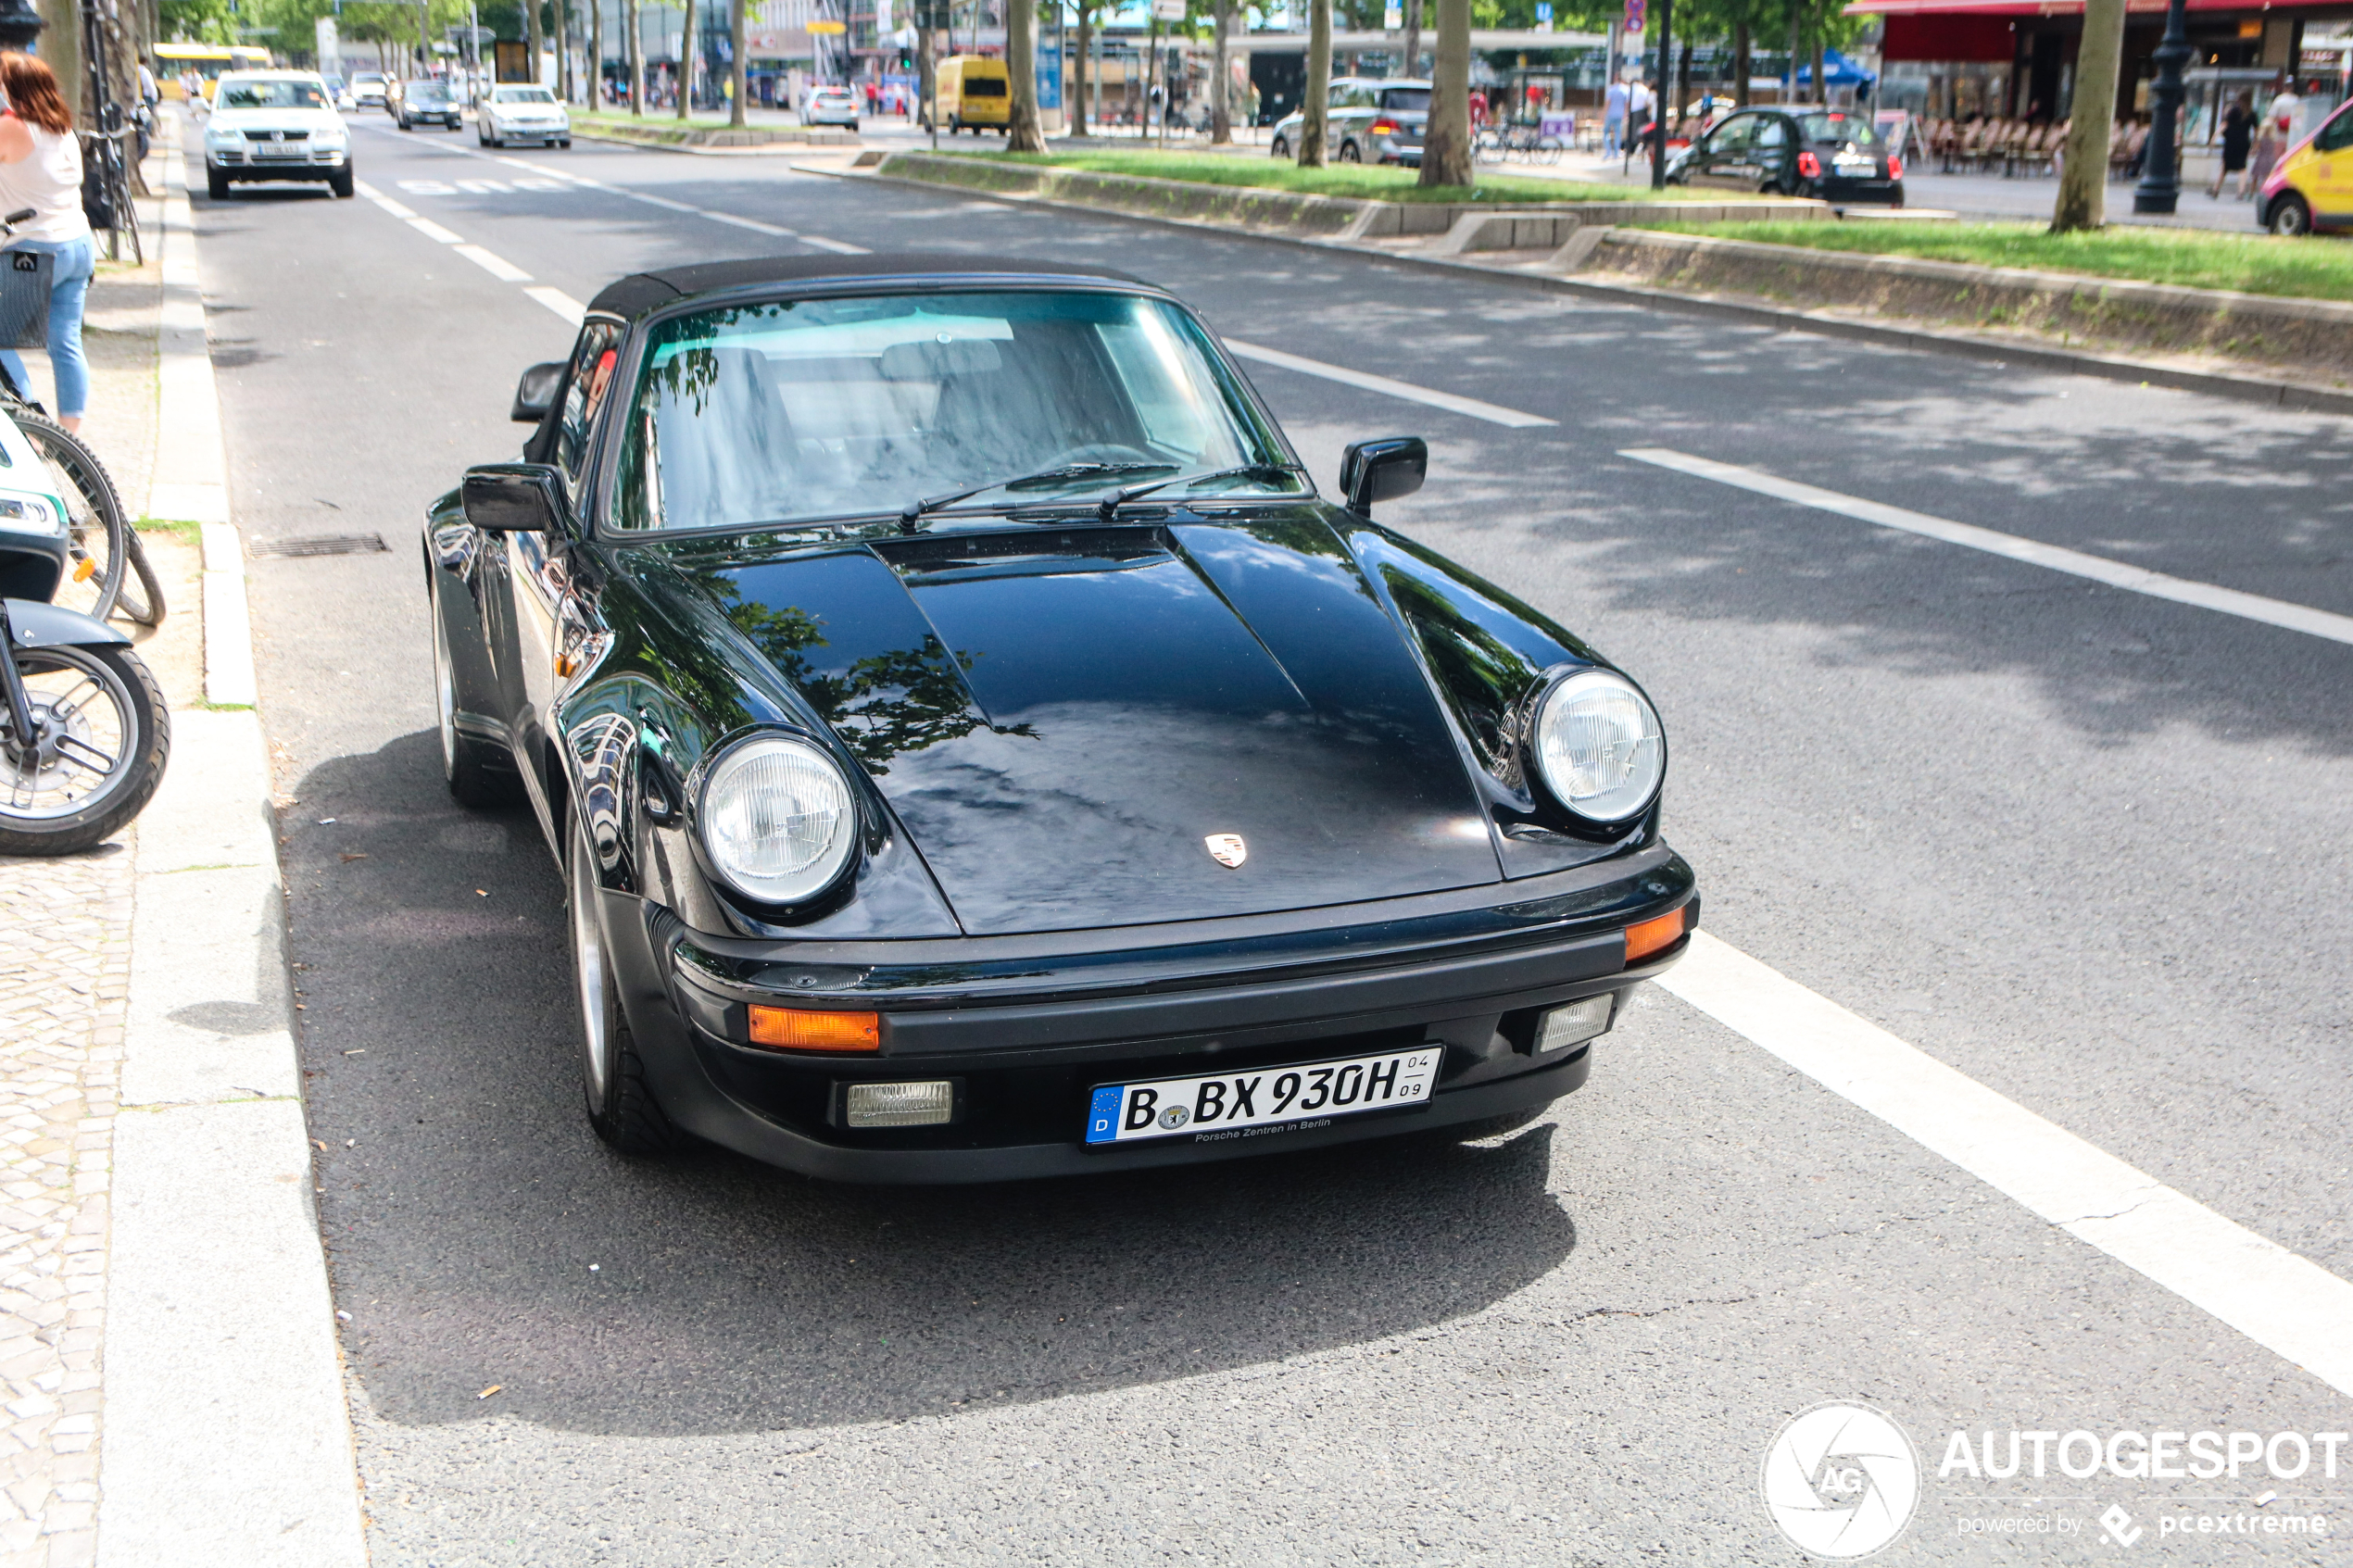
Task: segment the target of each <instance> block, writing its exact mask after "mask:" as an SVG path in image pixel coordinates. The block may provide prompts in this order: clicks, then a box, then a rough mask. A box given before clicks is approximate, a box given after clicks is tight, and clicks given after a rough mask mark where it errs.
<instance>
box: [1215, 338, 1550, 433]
mask: <svg viewBox="0 0 2353 1568" xmlns="http://www.w3.org/2000/svg"><path fill="white" fill-rule="evenodd" d="M1226 346H1227V348H1229V349H1231V350H1233V351H1234V352H1235V353H1236V354H1239V356H1241V357H1242V358H1245V359H1255V360H1257V361H1258V362H1259V363H1260V364H1262V365H1273V366H1276V367H1277V368H1278V369H1280V370H1297V371H1298V372H1299V373H1300V374H1302V375H1308V376H1320V377H1322V378H1323V379H1324V380H1325V381H1330V382H1338V383H1340V384H1341V385H1342V386H1353V387H1357V388H1359V389H1361V390H1363V391H1365V392H1378V393H1379V394H1381V395H1383V396H1387V397H1402V398H1403V399H1404V400H1405V401H1406V402H1408V403H1422V404H1427V405H1428V406H1429V407H1430V408H1443V409H1445V410H1446V411H1447V412H1449V413H1453V414H1466V415H1468V416H1469V417H1470V418H1472V419H1474V420H1486V421H1487V422H1488V423H1490V424H1498V425H1504V426H1508V427H1509V428H1511V429H1513V430H1532V429H1534V428H1536V427H1537V426H1539V425H1552V424H1558V423H1559V422H1560V421H1559V420H1548V419H1546V418H1545V417H1544V416H1543V415H1541V414H1523V413H1521V412H1520V411H1519V410H1518V409H1516V408H1504V407H1502V406H1501V405H1499V404H1494V403H1482V402H1480V401H1479V400H1478V398H1476V397H1462V396H1458V395H1455V394H1453V393H1451V392H1438V391H1434V390H1432V389H1431V388H1429V387H1426V386H1416V385H1415V384H1414V383H1411V382H1402V381H1392V380H1390V378H1389V377H1387V376H1377V375H1374V374H1372V373H1371V372H1369V371H1366V370H1350V369H1348V368H1347V367H1346V366H1344V365H1327V364H1326V363H1324V361H1322V360H1321V359H1307V358H1302V357H1301V356H1299V355H1296V354H1286V353H1284V352H1283V351H1282V350H1281V349H1279V348H1261V347H1260V346H1259V345H1256V344H1254V343H1241V342H1238V341H1236V340H1235V339H1233V338H1227V340H1226Z"/></svg>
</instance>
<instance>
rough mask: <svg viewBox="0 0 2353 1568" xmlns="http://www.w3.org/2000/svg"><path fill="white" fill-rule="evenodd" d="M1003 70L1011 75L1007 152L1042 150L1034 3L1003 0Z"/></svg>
mask: <svg viewBox="0 0 2353 1568" xmlns="http://www.w3.org/2000/svg"><path fill="white" fill-rule="evenodd" d="M1005 74H1006V75H1007V76H1010V77H1012V78H1013V83H1012V86H1013V113H1012V115H1011V116H1010V118H1009V119H1008V120H1007V122H1006V125H1005V150H1006V151H1007V152H1009V153H1042V152H1044V151H1045V150H1046V138H1045V137H1044V136H1042V135H1040V134H1038V4H1037V0H1006V5H1005Z"/></svg>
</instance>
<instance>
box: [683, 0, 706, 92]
mask: <svg viewBox="0 0 2353 1568" xmlns="http://www.w3.org/2000/svg"><path fill="white" fill-rule="evenodd" d="M701 8H702V4H701V0H686V7H685V11H686V15H685V19H684V20H682V21H681V22H679V24H678V118H679V119H686V113H687V111H688V110H689V109H691V108H692V107H694V101H695V13H696V12H697V11H698V10H700V9H701Z"/></svg>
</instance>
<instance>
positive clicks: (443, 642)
mask: <svg viewBox="0 0 2353 1568" xmlns="http://www.w3.org/2000/svg"><path fill="white" fill-rule="evenodd" d="M427 609H428V613H430V614H431V615H432V617H433V695H434V718H435V720H436V721H437V723H438V728H439V729H440V732H441V779H442V783H444V784H447V785H448V786H449V796H450V798H451V799H453V800H455V801H457V803H458V804H459V805H460V806H467V807H472V809H476V810H482V809H487V808H489V807H493V806H506V805H510V804H511V803H513V802H514V801H517V800H520V799H521V798H522V776H521V775H520V774H518V773H517V772H515V771H514V766H513V760H514V759H512V758H510V757H508V756H506V755H505V754H504V753H503V752H501V751H500V750H498V749H497V747H494V746H491V745H490V744H489V743H488V742H485V741H481V740H477V739H475V738H474V737H473V736H472V735H468V734H459V730H458V722H457V717H458V676H457V671H456V669H455V667H454V666H453V665H452V664H451V662H450V659H449V630H448V628H447V626H446V625H444V624H443V622H442V619H441V594H440V591H439V590H438V589H435V590H434V593H433V594H432V595H431V596H430V597H429V600H428V605H427Z"/></svg>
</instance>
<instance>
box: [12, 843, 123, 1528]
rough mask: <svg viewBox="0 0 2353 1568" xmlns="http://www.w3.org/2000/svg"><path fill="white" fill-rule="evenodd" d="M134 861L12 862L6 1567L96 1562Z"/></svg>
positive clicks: (118, 853)
mask: <svg viewBox="0 0 2353 1568" xmlns="http://www.w3.org/2000/svg"><path fill="white" fill-rule="evenodd" d="M131 901H132V857H131V853H130V850H129V847H128V846H126V845H122V844H112V845H106V846H102V847H101V848H100V849H99V850H98V851H95V852H93V853H91V854H86V855H80V856H75V857H71V858H69V859H56V860H15V859H0V1160H5V1162H6V1163H5V1173H4V1174H0V1409H5V1410H6V1412H7V1417H8V1420H7V1424H6V1426H5V1428H0V1568H19V1565H20V1564H21V1565H23V1568H34V1565H36V1564H37V1565H40V1568H69V1565H74V1568H79V1565H81V1564H86V1563H89V1562H93V1561H94V1558H95V1552H96V1545H97V1532H96V1529H95V1527H94V1514H95V1512H96V1508H97V1501H98V1452H97V1440H98V1390H99V1369H98V1346H99V1337H100V1333H101V1326H102V1323H103V1321H104V1312H105V1305H106V1273H105V1270H106V1245H107V1175H108V1169H109V1158H110V1151H111V1148H112V1146H113V1137H114V1131H113V1130H114V1117H115V1097H116V1091H117V1086H118V1084H119V1081H120V1072H121V1066H122V1030H123V1010H124V1003H125V997H126V995H127V992H128V988H129V980H130V972H131Z"/></svg>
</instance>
